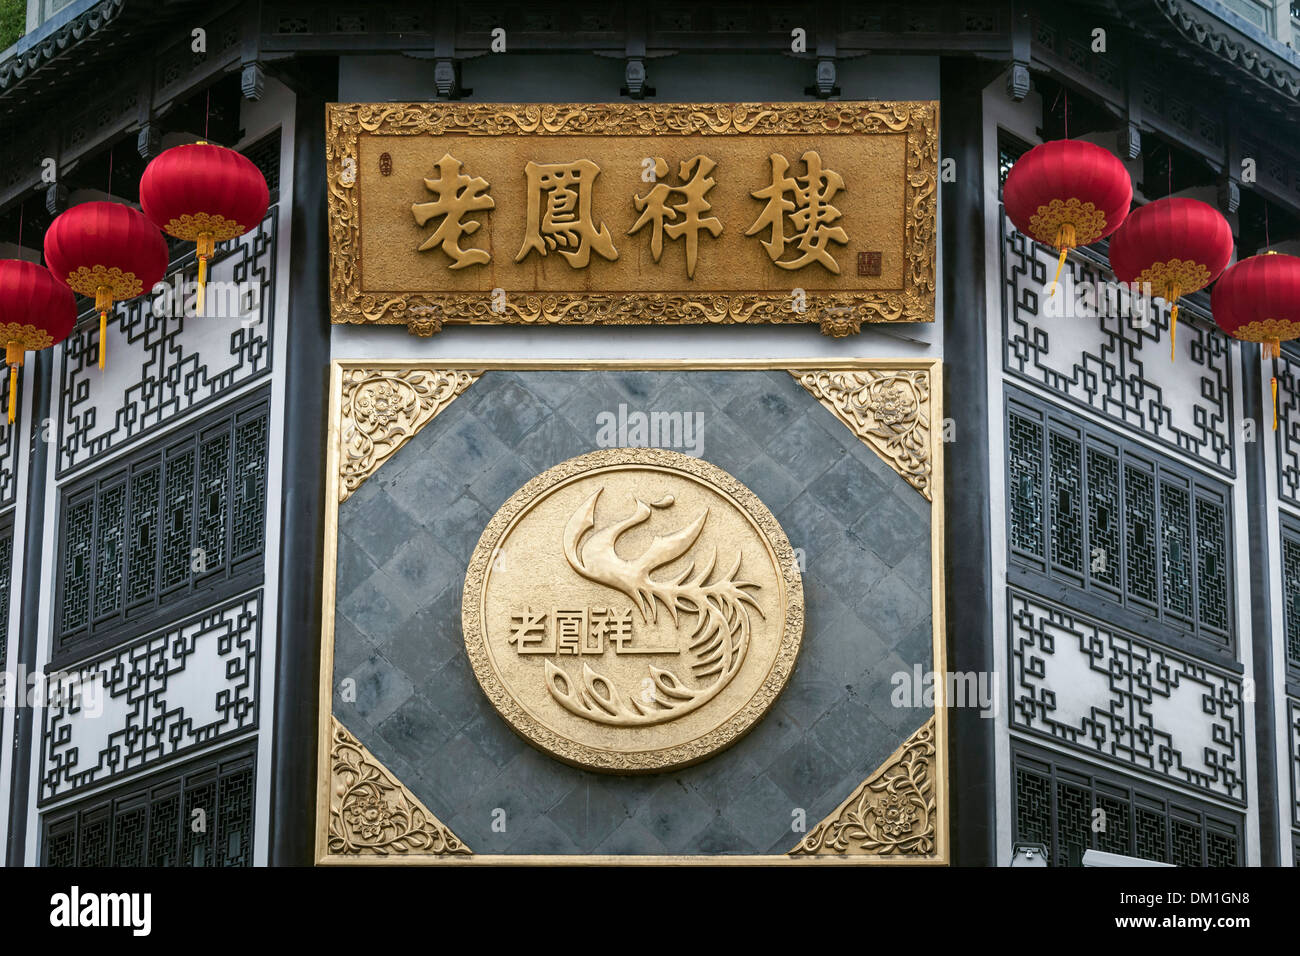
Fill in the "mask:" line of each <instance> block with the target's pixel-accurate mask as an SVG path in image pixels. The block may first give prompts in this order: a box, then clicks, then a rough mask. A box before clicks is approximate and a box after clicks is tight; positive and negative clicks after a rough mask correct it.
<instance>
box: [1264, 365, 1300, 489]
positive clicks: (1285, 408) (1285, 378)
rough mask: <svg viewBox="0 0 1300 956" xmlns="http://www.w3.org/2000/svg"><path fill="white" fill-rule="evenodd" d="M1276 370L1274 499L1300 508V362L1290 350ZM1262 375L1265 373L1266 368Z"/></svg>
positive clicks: (1276, 366) (1266, 372) (1266, 371)
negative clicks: (1275, 468) (1275, 484)
mask: <svg viewBox="0 0 1300 956" xmlns="http://www.w3.org/2000/svg"><path fill="white" fill-rule="evenodd" d="M1274 367H1275V368H1276V369H1277V416H1278V425H1277V431H1276V432H1274V436H1275V440H1276V442H1277V496H1278V498H1280V499H1281V500H1282V501H1284V502H1286V503H1287V504H1289V505H1291V506H1292V507H1293V508H1300V363H1297V361H1296V359H1295V356H1294V355H1293V354H1292V353H1291V352H1290V350H1285V351H1283V352H1282V357H1281V358H1280V359H1278V360H1277V361H1276V362H1275V363H1274ZM1265 374H1266V375H1267V374H1268V370H1267V369H1265Z"/></svg>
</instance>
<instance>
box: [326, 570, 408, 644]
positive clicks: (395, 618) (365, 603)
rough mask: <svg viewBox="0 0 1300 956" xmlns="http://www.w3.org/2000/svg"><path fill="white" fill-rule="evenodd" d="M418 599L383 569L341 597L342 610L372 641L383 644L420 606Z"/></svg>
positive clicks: (340, 607)
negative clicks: (416, 601) (417, 604)
mask: <svg viewBox="0 0 1300 956" xmlns="http://www.w3.org/2000/svg"><path fill="white" fill-rule="evenodd" d="M414 601H415V596H414V595H412V594H411V593H410V592H408V591H406V590H405V589H404V588H403V587H402V586H401V585H400V584H398V583H397V582H395V581H394V580H393V579H392V578H390V577H389V576H388V575H387V574H385V573H384V571H383V570H379V571H375V572H374V573H373V574H371V575H370V577H368V578H366V579H365V580H364V581H362V582H361V583H360V584H359V585H357V586H356V587H355V588H353V589H352V590H351V591H348V592H347V593H345V594H343V595H342V596H341V597H340V598H339V600H338V610H340V611H342V612H343V614H344V615H346V616H347V618H348V620H350V621H351V622H352V623H353V624H354V625H356V628H357V630H359V631H361V632H362V633H363V634H365V635H366V636H367V637H368V638H369V639H370V641H371V643H373V644H383V643H384V642H385V641H387V640H388V636H389V634H390V633H391V632H392V631H393V630H394V629H395V628H397V627H398V626H400V625H401V623H402V622H403V621H405V620H406V619H407V618H408V617H410V616H411V615H412V614H414V613H415V612H416V611H417V610H418V608H417V606H416V605H415V603H414Z"/></svg>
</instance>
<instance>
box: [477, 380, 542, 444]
mask: <svg viewBox="0 0 1300 956" xmlns="http://www.w3.org/2000/svg"><path fill="white" fill-rule="evenodd" d="M477 384H482V383H481V382H480V383H477ZM492 384H493V385H494V386H495V388H492V389H487V388H484V389H479V392H478V394H479V395H480V396H482V400H481V401H480V402H479V404H478V407H477V409H476V411H475V414H476V416H477V417H478V419H479V421H480V422H481V423H482V424H483V425H486V426H487V428H488V429H489V430H490V431H491V433H492V434H493V435H494V436H495V437H496V438H498V439H500V440H501V441H502V442H504V443H505V444H506V445H508V446H511V447H513V446H514V445H515V444H516V443H517V442H518V441H519V439H521V438H523V437H524V436H525V435H526V434H528V433H529V432H530V431H532V430H533V429H534V428H536V427H537V425H538V424H539V423H540V422H541V421H542V420H543V419H545V418H548V417H549V416H550V414H551V409H550V408H549V407H547V406H546V405H545V404H543V403H542V402H540V401H538V399H537V396H536V395H534V394H533V393H532V392H530V391H529V390H528V389H527V388H525V387H524V385H523V384H522V382H521V381H520V379H519V377H518V376H516V375H512V376H510V377H508V378H503V379H501V381H499V382H494V383H492ZM475 387H477V385H476V386H475Z"/></svg>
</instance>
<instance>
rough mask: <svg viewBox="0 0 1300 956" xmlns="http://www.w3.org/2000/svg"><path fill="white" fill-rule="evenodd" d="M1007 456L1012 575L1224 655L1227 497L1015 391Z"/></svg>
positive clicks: (1227, 644)
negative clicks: (1072, 591) (1082, 596)
mask: <svg viewBox="0 0 1300 956" xmlns="http://www.w3.org/2000/svg"><path fill="white" fill-rule="evenodd" d="M1007 448H1008V455H1007V465H1006V467H1007V516H1008V542H1009V545H1010V550H1011V554H1010V559H1011V562H1012V564H1013V565H1016V566H1019V567H1020V568H1023V569H1025V570H1026V571H1029V572H1031V573H1032V574H1033V575H1034V576H1035V577H1036V576H1039V575H1045V576H1046V577H1048V578H1050V579H1051V580H1052V581H1053V582H1062V583H1065V584H1068V585H1070V586H1071V587H1073V588H1077V589H1079V590H1082V591H1083V592H1085V593H1087V594H1088V595H1090V596H1092V597H1095V598H1098V599H1099V600H1101V601H1106V602H1113V603H1115V604H1118V605H1120V606H1122V607H1124V608H1125V609H1126V610H1128V611H1131V612H1132V613H1133V615H1134V616H1135V617H1134V620H1133V621H1132V622H1131V624H1132V626H1133V627H1134V628H1135V629H1137V628H1139V627H1140V628H1141V629H1142V630H1143V632H1144V633H1146V632H1149V631H1151V630H1153V629H1152V628H1150V626H1149V624H1150V621H1151V619H1152V618H1154V619H1156V620H1157V621H1159V622H1160V623H1161V624H1163V625H1166V626H1167V629H1168V630H1169V632H1170V633H1169V635H1168V638H1167V639H1169V640H1172V641H1174V642H1175V643H1177V644H1179V645H1184V644H1187V645H1191V647H1190V649H1192V650H1193V651H1194V652H1197V651H1200V650H1201V648H1200V647H1197V646H1195V645H1197V644H1200V643H1202V642H1203V643H1204V644H1206V645H1208V646H1209V647H1211V648H1213V649H1214V650H1215V652H1216V656H1220V657H1222V656H1225V654H1226V652H1230V651H1231V650H1232V648H1233V646H1234V641H1233V639H1232V638H1233V631H1234V627H1233V611H1232V608H1233V602H1232V595H1233V586H1232V562H1231V558H1230V555H1231V552H1232V548H1231V542H1232V538H1231V529H1230V526H1229V521H1228V507H1227V503H1228V500H1229V497H1228V494H1229V492H1228V489H1227V487H1226V486H1224V485H1222V484H1221V483H1219V482H1217V481H1214V480H1212V479H1209V478H1205V477H1202V476H1200V475H1198V474H1197V473H1195V472H1193V471H1192V470H1191V469H1187V468H1182V467H1180V466H1178V465H1175V464H1174V463H1173V462H1172V461H1170V460H1168V459H1166V458H1164V457H1163V456H1159V455H1155V454H1152V453H1151V452H1150V451H1148V450H1146V449H1141V448H1139V447H1138V446H1137V445H1136V444H1135V443H1131V442H1127V441H1125V440H1123V439H1121V438H1119V437H1118V436H1116V435H1115V434H1114V433H1112V432H1110V431H1108V430H1106V429H1103V428H1101V427H1099V426H1096V425H1092V424H1091V423H1087V422H1084V421H1082V420H1081V419H1079V418H1077V417H1076V416H1074V415H1070V414H1068V413H1066V412H1063V411H1060V410H1056V409H1051V408H1049V406H1047V405H1046V403H1044V402H1040V401H1038V400H1036V399H1032V398H1030V397H1029V396H1027V395H1026V394H1025V393H1023V392H1020V391H1018V390H1014V391H1010V392H1009V393H1008V403H1007ZM1044 583H1045V582H1044ZM1053 590H1059V589H1055V588H1053ZM1161 630H1165V629H1161ZM1152 636H1154V634H1153V635H1152ZM1187 637H1194V638H1197V639H1199V640H1198V641H1195V642H1191V641H1187V640H1186V638H1187Z"/></svg>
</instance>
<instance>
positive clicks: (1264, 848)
mask: <svg viewBox="0 0 1300 956" xmlns="http://www.w3.org/2000/svg"><path fill="white" fill-rule="evenodd" d="M1260 348H1261V347H1260V346H1258V345H1243V346H1242V347H1241V350H1240V354H1241V358H1242V366H1243V368H1242V375H1241V391H1242V396H1243V401H1242V406H1243V412H1244V413H1245V418H1246V419H1254V421H1255V425H1256V428H1255V441H1253V442H1247V443H1245V449H1246V454H1245V458H1246V482H1245V487H1246V515H1247V518H1246V521H1247V523H1248V525H1249V527H1248V528H1247V546H1248V547H1249V548H1250V633H1251V657H1252V664H1253V670H1252V673H1251V677H1252V678H1253V680H1254V684H1255V704H1254V709H1255V740H1254V742H1253V743H1254V747H1255V779H1256V786H1257V790H1258V793H1257V794H1256V795H1255V799H1254V800H1253V801H1252V804H1253V807H1254V809H1255V811H1256V812H1257V813H1258V815H1259V854H1260V858H1259V863H1260V864H1261V865H1263V866H1278V865H1279V863H1280V860H1281V857H1282V845H1281V842H1280V840H1281V834H1280V833H1279V831H1278V778H1277V756H1276V754H1277V751H1276V747H1277V732H1278V723H1277V709H1278V708H1277V705H1276V702H1275V701H1274V700H1273V653H1274V652H1273V626H1272V620H1273V611H1272V601H1271V599H1270V598H1271V594H1270V591H1271V588H1270V575H1269V570H1270V568H1271V567H1272V565H1273V563H1274V561H1275V560H1276V559H1277V556H1276V555H1274V554H1272V553H1271V552H1270V551H1269V548H1268V525H1269V523H1270V522H1271V521H1273V519H1274V514H1275V511H1274V509H1273V508H1270V507H1269V506H1268V482H1267V475H1266V471H1265V468H1266V460H1265V457H1264V442H1265V441H1272V439H1273V430H1272V429H1273V410H1272V408H1266V407H1265V403H1264V387H1263V386H1264V383H1263V375H1262V372H1261V365H1260V363H1261V359H1260ZM1247 706H1249V703H1247ZM1285 727H1286V725H1285V724H1283V725H1282V728H1283V729H1284V730H1285Z"/></svg>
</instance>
